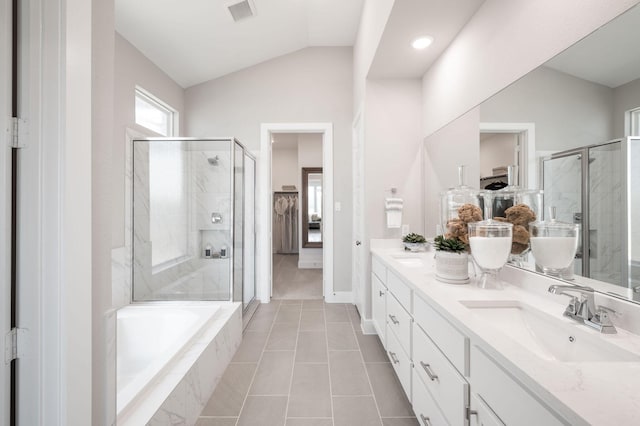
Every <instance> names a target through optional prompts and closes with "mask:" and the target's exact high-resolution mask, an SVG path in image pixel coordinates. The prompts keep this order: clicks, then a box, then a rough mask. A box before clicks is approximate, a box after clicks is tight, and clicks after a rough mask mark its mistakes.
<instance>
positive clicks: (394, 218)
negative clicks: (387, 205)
mask: <svg viewBox="0 0 640 426" xmlns="http://www.w3.org/2000/svg"><path fill="white" fill-rule="evenodd" d="M401 225H402V209H398V210H387V228H400V226H401Z"/></svg>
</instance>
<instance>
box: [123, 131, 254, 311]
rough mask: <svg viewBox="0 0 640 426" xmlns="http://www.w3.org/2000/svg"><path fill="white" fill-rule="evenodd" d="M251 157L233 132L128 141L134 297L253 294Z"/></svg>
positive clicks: (247, 297)
mask: <svg viewBox="0 0 640 426" xmlns="http://www.w3.org/2000/svg"><path fill="white" fill-rule="evenodd" d="M255 167H256V162H255V158H254V157H253V156H252V155H251V154H250V153H249V152H248V150H247V149H246V148H245V147H244V146H243V145H242V144H241V143H240V142H238V141H237V140H235V139H230V138H227V139H224V138H221V139H193V138H145V139H135V140H134V141H133V191H132V197H133V226H132V228H133V229H132V233H133V267H132V271H133V280H132V282H133V294H132V298H133V301H134V302H138V301H159V300H183V301H184V300H212V301H213V300H215V301H237V302H242V303H243V309H244V310H245V311H246V310H247V308H248V307H249V305H250V304H251V303H252V302H253V301H254V300H255V294H256V292H255V246H256V245H255V176H256V173H255Z"/></svg>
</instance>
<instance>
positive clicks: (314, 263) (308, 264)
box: [298, 259, 322, 269]
mask: <svg viewBox="0 0 640 426" xmlns="http://www.w3.org/2000/svg"><path fill="white" fill-rule="evenodd" d="M298 269H322V259H320V260H299V261H298Z"/></svg>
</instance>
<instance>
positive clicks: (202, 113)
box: [185, 47, 353, 291]
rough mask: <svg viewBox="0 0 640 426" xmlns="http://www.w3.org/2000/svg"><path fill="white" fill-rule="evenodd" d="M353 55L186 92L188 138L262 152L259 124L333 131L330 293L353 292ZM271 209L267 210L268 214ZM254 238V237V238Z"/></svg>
mask: <svg viewBox="0 0 640 426" xmlns="http://www.w3.org/2000/svg"><path fill="white" fill-rule="evenodd" d="M352 95H353V69H352V49H351V48H346V47H326V48H320V47H314V48H307V49H302V50H299V51H297V52H294V53H291V54H289V55H285V56H282V57H279V58H276V59H273V60H270V61H267V62H264V63H261V64H258V65H256V66H253V67H250V68H247V69H244V70H241V71H238V72H235V73H232V74H229V75H226V76H224V77H221V78H218V79H215V80H211V81H209V82H206V83H202V84H199V85H196V86H192V87H190V88H188V89H187V90H186V93H185V129H186V133H187V134H189V136H196V137H197V136H212V135H232V136H235V137H237V138H238V139H239V140H240V141H241V142H242V143H243V144H245V146H247V147H248V148H249V149H250V150H252V151H254V152H257V151H258V150H259V147H260V124H261V123H292V122H331V123H333V136H334V146H333V156H334V161H333V166H334V179H335V182H338V183H339V184H336V185H335V188H334V201H336V202H340V203H341V204H342V211H341V212H335V213H334V227H335V229H334V259H335V260H334V290H335V291H350V289H351V243H350V239H351V204H352V203H351V121H352V117H353V114H352V112H353V107H352ZM269 208H270V207H269ZM258 232H259V230H258Z"/></svg>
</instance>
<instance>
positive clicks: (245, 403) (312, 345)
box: [196, 300, 418, 426]
mask: <svg viewBox="0 0 640 426" xmlns="http://www.w3.org/2000/svg"><path fill="white" fill-rule="evenodd" d="M196 425H197V426H249V425H256V426H257V425H260V426H271V425H274V426H275V425H280V426H357V425H367V426H376V425H378V426H409V425H412V426H413V425H418V422H417V420H416V419H415V417H414V416H413V412H412V409H411V405H410V403H409V401H408V400H407V398H406V397H405V396H404V393H403V390H402V388H401V385H400V382H399V381H398V379H397V377H396V375H395V373H394V371H393V367H392V366H391V364H390V363H389V361H388V358H387V356H386V353H385V351H384V348H383V347H382V345H381V343H380V340H379V339H378V337H377V336H375V335H363V334H362V332H361V331H360V327H359V318H358V314H357V312H356V310H355V308H354V307H353V306H352V305H345V304H326V303H324V302H323V301H322V300H274V301H273V302H272V303H269V304H262V305H260V306H259V308H258V310H257V311H256V313H255V315H254V317H253V319H252V320H251V322H250V323H249V325H248V326H247V329H246V330H245V333H244V336H243V341H242V343H241V345H240V347H239V349H238V351H237V353H236V355H235V357H234V358H233V360H232V362H231V364H229V366H228V367H227V369H226V371H225V373H224V375H223V377H222V380H221V382H220V384H219V385H218V387H217V388H216V390H215V391H214V394H213V396H212V397H211V399H210V400H209V402H208V403H207V405H206V406H205V408H204V410H203V411H202V414H201V416H200V418H199V419H198V422H197V424H196Z"/></svg>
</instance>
